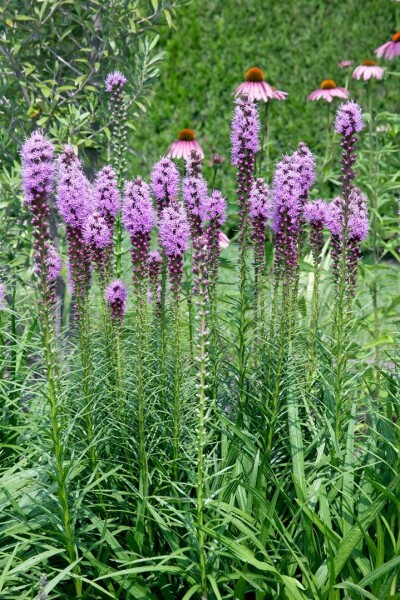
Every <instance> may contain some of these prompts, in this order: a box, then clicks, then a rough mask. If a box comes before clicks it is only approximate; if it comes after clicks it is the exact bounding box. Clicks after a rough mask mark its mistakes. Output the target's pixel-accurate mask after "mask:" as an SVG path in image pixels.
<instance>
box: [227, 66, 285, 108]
mask: <svg viewBox="0 0 400 600" xmlns="http://www.w3.org/2000/svg"><path fill="white" fill-rule="evenodd" d="M234 93H235V96H247V97H248V98H249V99H250V100H254V101H257V100H263V102H268V100H273V99H274V89H273V88H272V87H271V86H270V85H269V84H268V83H267V82H266V81H265V77H264V73H263V72H262V71H261V69H259V68H258V67H252V68H251V69H249V70H248V71H247V73H246V76H245V81H244V82H243V83H241V84H240V85H239V86H238V87H237V88H236V90H235V92H234ZM283 93H284V92H283ZM278 99H279V98H278Z"/></svg>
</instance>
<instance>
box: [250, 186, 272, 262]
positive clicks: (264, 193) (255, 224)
mask: <svg viewBox="0 0 400 600" xmlns="http://www.w3.org/2000/svg"><path fill="white" fill-rule="evenodd" d="M249 214H250V219H251V224H252V228H253V243H254V255H255V262H256V267H257V268H258V269H263V268H264V263H265V251H264V244H265V228H266V226H267V221H268V220H269V219H270V218H271V216H272V207H271V193H270V189H269V186H268V185H267V184H266V183H265V181H264V180H263V179H262V178H261V177H260V178H258V179H256V180H255V181H254V183H253V185H252V188H251V192H250V196H249Z"/></svg>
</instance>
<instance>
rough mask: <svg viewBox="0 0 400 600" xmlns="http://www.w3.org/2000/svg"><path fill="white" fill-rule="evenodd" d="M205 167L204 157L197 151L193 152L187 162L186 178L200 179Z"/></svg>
mask: <svg viewBox="0 0 400 600" xmlns="http://www.w3.org/2000/svg"><path fill="white" fill-rule="evenodd" d="M202 167H203V156H202V154H200V152H197V151H196V150H191V152H190V154H189V157H188V159H187V160H186V176H187V177H198V176H199V175H200V174H201V170H202Z"/></svg>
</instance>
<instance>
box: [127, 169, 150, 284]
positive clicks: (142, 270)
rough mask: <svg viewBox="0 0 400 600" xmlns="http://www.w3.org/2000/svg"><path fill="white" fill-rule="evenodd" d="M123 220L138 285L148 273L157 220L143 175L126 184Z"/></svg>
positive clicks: (135, 280)
mask: <svg viewBox="0 0 400 600" xmlns="http://www.w3.org/2000/svg"><path fill="white" fill-rule="evenodd" d="M122 221H123V224H124V227H125V229H126V230H127V232H128V233H129V235H130V238H131V245H132V248H131V255H132V265H133V281H134V284H135V285H137V284H139V283H141V282H142V280H143V279H145V278H146V277H147V275H148V265H147V259H148V256H149V252H150V231H151V230H152V229H153V227H154V225H155V221H156V219H155V214H154V209H153V204H152V201H151V197H150V188H149V186H148V184H147V183H146V182H145V181H143V179H142V178H141V177H137V178H136V179H134V180H133V181H130V182H128V183H127V184H126V186H125V194H124V204H123V207H122Z"/></svg>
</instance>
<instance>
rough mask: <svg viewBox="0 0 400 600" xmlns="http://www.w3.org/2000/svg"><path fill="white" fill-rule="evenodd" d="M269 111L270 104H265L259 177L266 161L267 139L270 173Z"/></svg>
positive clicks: (266, 168) (266, 167)
mask: <svg viewBox="0 0 400 600" xmlns="http://www.w3.org/2000/svg"><path fill="white" fill-rule="evenodd" d="M268 111H269V102H265V113H264V127H263V128H262V134H261V150H260V164H259V166H258V176H259V177H260V175H261V169H262V163H263V160H264V143H265V138H266V139H267V153H266V161H265V170H266V172H268V168H269V130H270V128H269V122H268Z"/></svg>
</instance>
